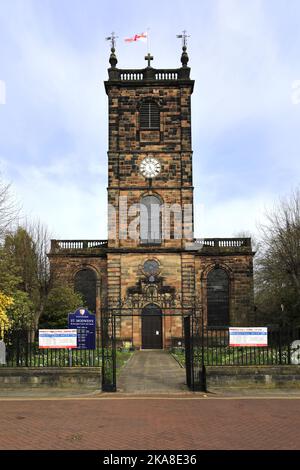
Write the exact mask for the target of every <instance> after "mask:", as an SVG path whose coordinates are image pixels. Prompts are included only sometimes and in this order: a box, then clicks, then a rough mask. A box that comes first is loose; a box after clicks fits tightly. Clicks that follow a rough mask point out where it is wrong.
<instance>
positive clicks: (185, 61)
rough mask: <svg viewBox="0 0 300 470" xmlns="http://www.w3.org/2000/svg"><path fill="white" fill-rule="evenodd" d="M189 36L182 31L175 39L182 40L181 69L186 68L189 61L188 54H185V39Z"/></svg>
mask: <svg viewBox="0 0 300 470" xmlns="http://www.w3.org/2000/svg"><path fill="white" fill-rule="evenodd" d="M189 37H190V36H188V35H187V31H186V30H184V31H182V34H177V38H180V39H182V54H181V63H182V67H187V64H188V61H189V56H188V53H187V52H186V50H187V38H189Z"/></svg>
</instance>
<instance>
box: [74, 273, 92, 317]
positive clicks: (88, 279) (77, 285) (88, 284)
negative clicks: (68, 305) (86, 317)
mask: <svg viewBox="0 0 300 470" xmlns="http://www.w3.org/2000/svg"><path fill="white" fill-rule="evenodd" d="M74 289H75V291H76V292H79V293H80V294H81V295H82V297H83V302H84V306H86V307H87V308H88V310H89V311H90V312H93V313H96V295H97V278H96V274H95V272H94V271H93V270H92V269H89V268H86V269H81V270H80V271H78V272H77V273H76V275H75V279H74ZM78 307H79V306H78Z"/></svg>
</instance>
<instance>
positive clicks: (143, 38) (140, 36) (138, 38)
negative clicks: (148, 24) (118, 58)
mask: <svg viewBox="0 0 300 470" xmlns="http://www.w3.org/2000/svg"><path fill="white" fill-rule="evenodd" d="M146 40H147V33H140V34H135V35H134V36H132V37H131V38H125V39H124V41H125V42H136V41H146Z"/></svg>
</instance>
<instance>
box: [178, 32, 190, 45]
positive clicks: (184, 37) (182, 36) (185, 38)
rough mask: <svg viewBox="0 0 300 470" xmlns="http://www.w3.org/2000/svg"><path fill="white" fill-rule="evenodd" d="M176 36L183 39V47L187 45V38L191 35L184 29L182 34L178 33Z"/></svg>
mask: <svg viewBox="0 0 300 470" xmlns="http://www.w3.org/2000/svg"><path fill="white" fill-rule="evenodd" d="M176 37H177V38H179V39H182V47H186V46H187V38H189V37H190V36H188V35H187V31H186V30H184V31H182V34H177V35H176Z"/></svg>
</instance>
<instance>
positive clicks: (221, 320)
mask: <svg viewBox="0 0 300 470" xmlns="http://www.w3.org/2000/svg"><path fill="white" fill-rule="evenodd" d="M207 325H208V326H228V325H229V277H228V274H227V272H226V271H225V270H224V269H221V268H214V269H212V270H211V271H210V272H209V273H208V276H207Z"/></svg>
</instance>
